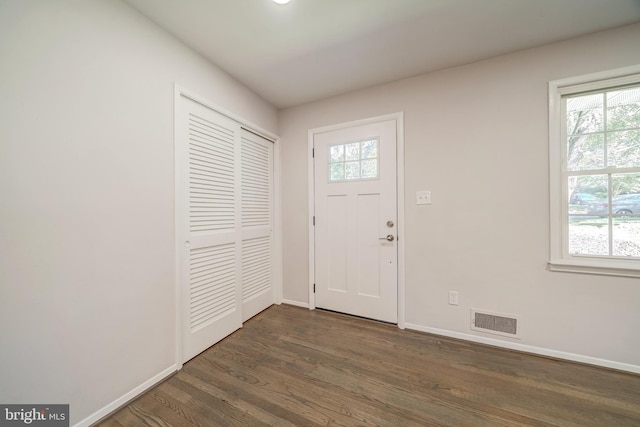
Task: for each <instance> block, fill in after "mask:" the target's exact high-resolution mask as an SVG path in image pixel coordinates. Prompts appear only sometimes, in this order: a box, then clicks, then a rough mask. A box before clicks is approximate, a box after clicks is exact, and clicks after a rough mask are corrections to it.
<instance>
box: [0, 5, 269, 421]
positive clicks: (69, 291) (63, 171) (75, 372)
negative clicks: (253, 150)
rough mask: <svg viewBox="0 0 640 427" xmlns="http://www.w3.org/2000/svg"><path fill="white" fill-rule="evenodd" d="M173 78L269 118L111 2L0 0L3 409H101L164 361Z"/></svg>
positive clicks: (168, 362)
mask: <svg viewBox="0 0 640 427" xmlns="http://www.w3.org/2000/svg"><path fill="white" fill-rule="evenodd" d="M174 82H175V83H178V84H180V85H181V86H183V87H185V88H187V89H190V90H191V91H193V92H195V93H197V94H199V95H201V96H203V97H205V98H208V99H210V100H211V101H213V102H214V103H216V104H218V105H221V106H223V107H225V108H226V109H227V110H229V111H232V112H234V113H235V114H237V115H239V116H242V117H244V118H246V119H247V120H249V121H251V122H253V123H255V124H256V125H259V126H261V127H263V128H264V129H266V130H269V131H271V132H275V131H276V125H277V112H276V110H275V109H274V108H272V107H271V106H270V105H268V104H267V103H265V102H264V101H263V100H261V99H260V98H259V97H258V96H256V95H255V94H253V93H252V92H250V91H249V90H247V89H246V88H244V87H243V86H241V85H240V84H239V83H237V82H236V81H235V80H233V79H232V78H231V77H229V76H228V75H226V74H224V73H223V72H222V71H220V70H219V69H217V68H215V67H214V66H212V65H211V64H210V63H209V62H207V61H205V60H204V59H203V58H201V57H200V56H198V55H196V54H195V53H194V52H192V51H190V50H189V49H187V48H186V47H184V46H183V45H182V44H180V43H179V42H178V41H176V40H175V39H174V38H172V37H171V36H169V35H168V34H167V33H166V32H164V31H163V30H161V29H160V28H159V27H157V26H155V25H154V24H152V23H151V22H150V21H148V20H147V19H146V18H144V17H142V16H141V15H140V14H138V13H137V12H135V11H134V10H133V9H131V8H130V7H129V6H128V5H126V4H124V3H122V2H120V1H117V0H91V1H86V0H57V1H51V0H39V1H38V0H0V330H1V334H0V402H2V403H70V404H71V424H72V425H73V424H76V423H78V422H80V421H81V420H84V419H85V418H86V417H89V416H91V415H92V414H96V413H97V411H100V410H101V409H102V408H104V407H105V405H108V404H109V403H111V402H113V401H114V400H116V399H118V398H120V397H121V396H123V395H125V394H126V393H128V392H130V391H131V390H133V389H134V388H136V387H137V386H139V385H141V384H143V383H144V382H145V381H147V380H149V379H151V378H153V377H154V376H156V375H158V374H161V373H163V372H166V371H167V370H170V369H172V367H173V366H174V364H175V362H176V360H175V325H176V321H175V318H174V317H175V316H174V314H175V308H174V307H175V295H174V294H175V289H174V283H175V281H174V215H173V211H174V174H173V167H174V164H173V161H174V159H173V149H174V148H173V91H174V86H173V85H174Z"/></svg>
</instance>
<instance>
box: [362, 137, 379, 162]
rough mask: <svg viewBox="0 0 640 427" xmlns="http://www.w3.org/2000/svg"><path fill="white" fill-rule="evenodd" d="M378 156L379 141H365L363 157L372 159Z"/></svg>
mask: <svg viewBox="0 0 640 427" xmlns="http://www.w3.org/2000/svg"><path fill="white" fill-rule="evenodd" d="M375 157H378V141H375V140H374V141H364V142H363V143H362V158H363V159H372V158H375Z"/></svg>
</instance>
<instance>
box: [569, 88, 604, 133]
mask: <svg viewBox="0 0 640 427" xmlns="http://www.w3.org/2000/svg"><path fill="white" fill-rule="evenodd" d="M603 110H604V94H601V93H600V94H596V95H586V96H578V97H575V98H568V99H567V134H568V135H576V134H580V133H591V132H599V131H602V130H603V115H604V114H603Z"/></svg>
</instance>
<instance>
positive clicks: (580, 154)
mask: <svg viewBox="0 0 640 427" xmlns="http://www.w3.org/2000/svg"><path fill="white" fill-rule="evenodd" d="M568 144H569V145H568V147H567V153H568V159H567V167H568V170H570V171H578V170H589V169H601V168H604V135H603V134H601V133H598V134H593V135H580V136H570V137H569V138H568Z"/></svg>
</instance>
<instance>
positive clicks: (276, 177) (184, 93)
mask: <svg viewBox="0 0 640 427" xmlns="http://www.w3.org/2000/svg"><path fill="white" fill-rule="evenodd" d="M180 97H185V98H188V99H190V100H192V101H195V102H197V103H199V104H202V105H204V106H205V107H207V108H209V109H211V110H213V111H215V112H217V113H218V114H221V115H223V116H226V117H228V118H229V119H231V120H233V121H235V122H237V123H239V124H240V126H241V127H242V128H244V129H246V130H248V131H249V132H252V133H255V134H256V135H258V136H261V137H263V138H265V139H267V140H269V141H271V142H273V143H274V147H273V247H272V250H273V265H272V267H273V270H272V277H271V280H272V281H271V283H272V285H273V293H274V301H275V303H276V304H281V303H282V192H281V189H280V188H281V182H282V178H281V158H280V144H281V143H280V137H279V136H278V135H276V134H274V133H272V132H269V131H268V130H266V129H263V128H262V127H260V126H258V125H256V124H254V123H252V122H250V121H248V120H246V119H244V118H243V117H241V116H238V115H237V114H235V113H233V112H231V111H229V110H227V109H226V108H223V107H221V106H219V105H217V104H215V103H213V102H211V101H209V100H207V99H205V98H203V97H201V96H199V95H197V94H195V93H194V92H192V91H190V90H188V89H185V88H184V87H182V86H180V85H178V84H177V83H176V84H174V91H173V125H174V126H173V146H174V156H175V158H177V156H176V154H175V153H176V150H177V149H178V145H177V142H178V141H179V139H180V135H178V132H179V129H178V127H177V126H176V125H175V124H176V120H177V118H178V117H179V115H180V114H181V112H182V110H181V107H180V104H181V103H180ZM175 158H174V195H175V199H174V217H175V222H174V230H173V235H174V239H175V242H174V254H173V257H174V290H175V328H176V329H175V337H176V345H175V353H174V354H175V361H176V370H180V369H182V365H183V360H182V338H183V336H182V288H181V283H180V265H179V263H180V259H179V256H178V254H179V253H180V251H181V250H182V246H181V245H182V243H181V242H182V240H183V239H181V235H180V234H179V233H178V230H179V229H180V226H181V224H182V221H184V220H185V218H184V215H183V212H182V210H181V209H179V206H178V205H177V203H176V200H178V191H181V189H183V188H184V187H183V186H182V184H183V183H182V181H181V177H182V174H181V173H180V172H181V171H180V169H179V168H180V167H181V165H178V164H176V163H177V162H176V160H175Z"/></svg>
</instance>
